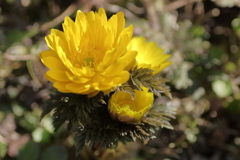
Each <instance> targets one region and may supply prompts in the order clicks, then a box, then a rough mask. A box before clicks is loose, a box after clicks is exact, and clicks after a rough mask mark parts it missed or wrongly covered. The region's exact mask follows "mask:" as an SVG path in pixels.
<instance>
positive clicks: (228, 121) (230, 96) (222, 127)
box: [0, 0, 240, 160]
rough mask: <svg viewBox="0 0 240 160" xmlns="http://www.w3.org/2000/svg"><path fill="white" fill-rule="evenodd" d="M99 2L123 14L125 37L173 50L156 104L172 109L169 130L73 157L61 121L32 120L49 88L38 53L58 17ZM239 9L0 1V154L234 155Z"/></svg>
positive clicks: (189, 1)
mask: <svg viewBox="0 0 240 160" xmlns="http://www.w3.org/2000/svg"><path fill="white" fill-rule="evenodd" d="M99 7H103V8H104V9H105V10H106V11H107V15H108V16H109V17H110V16H111V15H113V14H115V13H116V12H119V11H122V12H124V14H125V17H126V21H127V25H129V24H133V25H134V28H135V30H134V35H136V36H137V35H140V36H144V37H146V38H147V39H148V41H155V42H157V44H158V45H159V46H161V47H162V48H164V50H165V52H166V53H169V54H171V55H172V58H171V61H172V62H173V63H172V65H171V66H170V67H169V68H168V69H166V70H164V72H163V76H164V77H166V78H167V79H169V80H170V83H168V85H169V86H170V87H171V90H172V94H173V99H172V100H170V99H168V98H167V97H165V96H162V97H160V98H159V99H157V101H159V103H166V104H167V105H171V106H172V107H176V108H177V115H176V119H174V120H171V124H172V125H173V126H174V130H168V129H160V130H158V131H157V132H156V137H157V138H156V139H155V140H151V141H149V143H148V144H146V145H144V144H142V143H141V142H136V143H129V144H128V145H126V146H124V145H122V144H120V145H119V147H118V148H117V149H116V150H108V151H104V152H101V153H100V155H99V154H98V156H94V155H96V154H97V153H92V152H91V151H89V150H87V149H86V150H84V151H83V152H82V153H81V155H79V156H77V157H76V156H75V147H74V141H73V135H72V134H68V131H67V129H66V127H65V126H62V127H61V128H60V129H59V130H58V131H57V132H56V133H54V132H53V128H52V125H51V116H50V115H48V116H46V117H45V118H44V119H43V120H42V121H41V123H39V117H40V114H41V108H42V106H43V105H44V100H46V99H47V98H49V93H50V89H51V88H52V86H51V83H49V82H48V81H47V80H46V79H45V78H44V77H43V74H44V72H46V70H47V69H46V67H45V66H43V65H42V64H41V62H40V60H39V57H38V55H39V53H40V52H41V51H43V50H47V49H48V48H47V46H46V43H45V41H44V37H45V36H46V35H48V34H49V32H50V29H51V28H56V29H60V30H62V27H61V23H62V21H63V18H64V17H65V16H70V17H71V18H73V19H74V18H75V14H76V11H77V10H79V9H80V10H82V11H84V12H88V11H90V10H93V11H95V10H97V9H98V8H99ZM239 7H240V1H239V0H128V1H125V0H78V1H75V0H69V1H64V0H0V159H3V160H70V159H71V160H85V159H86V160H88V159H92V160H94V159H101V160H112V159H121V160H126V159H129V160H240V92H239V85H240V50H239V47H240V8H239ZM94 157H95V158H94ZM96 157H98V158H96Z"/></svg>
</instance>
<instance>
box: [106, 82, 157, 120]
mask: <svg viewBox="0 0 240 160" xmlns="http://www.w3.org/2000/svg"><path fill="white" fill-rule="evenodd" d="M153 96H154V95H153V93H151V92H148V89H147V88H144V87H143V91H139V90H135V95H134V98H133V97H132V96H131V94H129V93H126V92H115V93H114V94H113V95H112V97H111V98H110V100H109V104H108V111H109V113H110V115H111V117H112V119H114V120H118V121H120V122H124V123H130V124H131V123H138V122H140V121H141V120H142V119H143V117H144V115H145V114H146V113H147V112H148V110H149V109H150V107H151V106H152V103H153V100H154V97H153Z"/></svg>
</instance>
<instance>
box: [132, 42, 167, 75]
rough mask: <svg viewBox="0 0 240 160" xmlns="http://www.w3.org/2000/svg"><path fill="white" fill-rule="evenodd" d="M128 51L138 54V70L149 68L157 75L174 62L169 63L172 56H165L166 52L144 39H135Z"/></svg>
mask: <svg viewBox="0 0 240 160" xmlns="http://www.w3.org/2000/svg"><path fill="white" fill-rule="evenodd" d="M128 50H135V51H137V52H138V54H137V57H136V65H137V68H149V69H152V70H153V71H154V72H153V74H157V73H159V72H161V71H162V70H163V69H164V68H166V67H168V66H169V65H170V64H171V63H172V62H171V61H167V59H169V58H170V57H171V56H170V55H169V54H165V53H164V50H163V49H162V48H160V47H158V46H157V45H156V43H155V42H146V39H145V38H144V37H134V38H132V40H131V41H130V43H129V45H128Z"/></svg>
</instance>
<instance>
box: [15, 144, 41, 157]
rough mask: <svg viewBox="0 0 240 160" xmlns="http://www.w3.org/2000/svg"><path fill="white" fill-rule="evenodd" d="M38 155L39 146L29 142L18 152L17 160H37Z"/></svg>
mask: <svg viewBox="0 0 240 160" xmlns="http://www.w3.org/2000/svg"><path fill="white" fill-rule="evenodd" d="M39 153H40V145H39V144H37V143H35V142H32V141H29V142H27V143H26V144H25V145H24V146H23V147H22V148H21V149H20V150H19V155H18V160H37V159H38V157H39Z"/></svg>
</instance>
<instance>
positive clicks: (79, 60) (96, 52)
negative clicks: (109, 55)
mask: <svg viewBox="0 0 240 160" xmlns="http://www.w3.org/2000/svg"><path fill="white" fill-rule="evenodd" d="M104 53H105V51H104V49H103V48H101V47H98V46H94V45H92V44H90V43H88V44H85V45H83V46H79V47H78V50H77V52H75V53H74V54H75V55H72V56H71V61H72V63H73V64H74V65H75V66H76V67H90V68H95V66H96V65H97V64H98V63H99V62H101V61H102V59H103V57H104Z"/></svg>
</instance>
